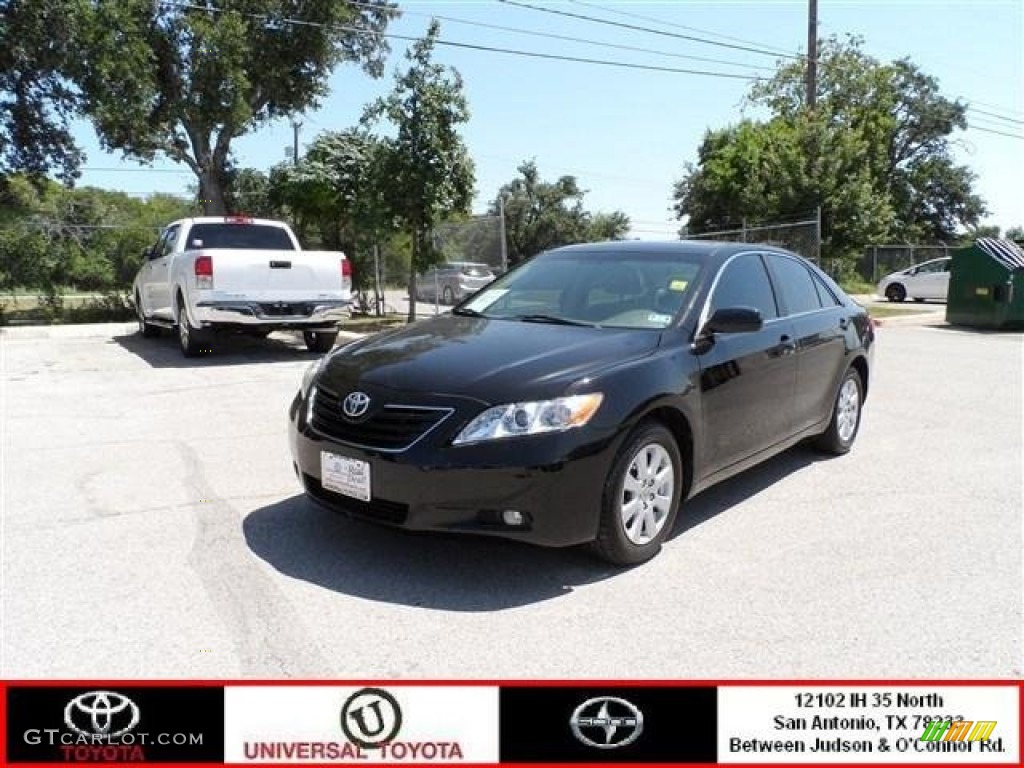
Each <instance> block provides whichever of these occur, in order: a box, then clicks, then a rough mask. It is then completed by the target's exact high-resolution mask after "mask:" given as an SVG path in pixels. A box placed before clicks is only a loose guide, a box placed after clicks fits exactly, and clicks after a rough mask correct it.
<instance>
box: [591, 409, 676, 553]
mask: <svg viewBox="0 0 1024 768" xmlns="http://www.w3.org/2000/svg"><path fill="white" fill-rule="evenodd" d="M652 468H653V469H652ZM666 470H670V471H669V473H668V476H667V477H665V476H664V474H663V473H665V471H666ZM650 471H653V472H655V473H659V474H663V476H662V480H661V485H659V484H658V480H657V479H656V478H655V477H650V476H645V475H646V474H647V472H650ZM684 479H685V478H684V477H683V461H682V456H681V455H680V453H679V446H678V445H677V444H676V440H675V438H674V437H673V436H672V433H671V432H669V431H668V429H666V428H665V427H664V426H663V425H661V424H659V423H657V422H653V421H647V422H642V423H641V424H640V425H638V426H637V428H636V429H635V430H633V432H632V434H631V435H630V436H629V437H628V438H627V439H626V441H625V443H623V445H622V448H621V449H620V451H619V454H618V456H616V458H615V462H614V463H613V464H612V470H611V472H610V473H609V475H608V480H607V481H606V483H605V487H604V494H603V496H602V499H601V519H600V524H599V526H598V532H597V538H596V539H595V540H594V544H593V547H594V550H595V551H596V553H597V554H598V555H599V556H600V557H601V558H603V559H604V560H607V561H608V562H610V563H614V564H615V565H635V564H637V563H642V562H645V561H647V560H650V559H651V558H652V557H654V556H655V555H657V554H658V552H659V551H660V550H661V545H662V543H663V542H664V541H665V539H666V538H668V535H669V534H670V533H671V532H672V527H673V525H674V524H675V519H676V514H677V513H678V511H679V505H680V497H681V495H682V488H683V482H684ZM651 483H653V485H652V484H651ZM630 486H633V489H631V487H630ZM641 494H645V495H647V498H646V499H645V498H644V495H641ZM627 496H629V497H631V498H630V499H629V500H627V498H626V497H627ZM652 499H653V501H652ZM641 505H642V506H641ZM645 518H646V520H645Z"/></svg>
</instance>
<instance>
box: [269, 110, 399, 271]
mask: <svg viewBox="0 0 1024 768" xmlns="http://www.w3.org/2000/svg"><path fill="white" fill-rule="evenodd" d="M384 152H385V147H384V144H383V142H382V140H381V139H379V138H377V137H376V136H373V135H371V134H369V133H367V132H366V131H365V130H358V129H352V130H347V131H329V132H325V133H322V134H320V135H319V136H318V137H317V138H316V139H315V140H314V141H313V143H312V145H310V147H309V149H308V150H307V152H306V154H305V156H304V157H303V158H302V159H301V160H300V161H299V162H298V163H297V164H296V165H281V166H278V167H277V168H275V169H274V171H273V172H272V174H271V181H270V194H269V200H270V201H272V203H274V204H276V205H278V206H283V207H287V209H288V210H289V211H290V212H291V214H292V216H293V217H294V218H295V219H296V220H297V221H298V222H300V226H301V228H302V230H303V231H304V232H305V231H308V230H309V229H310V228H315V229H316V231H317V233H318V235H319V242H320V243H321V245H323V247H325V248H329V249H340V250H343V251H345V253H346V255H347V256H348V257H349V258H351V259H352V260H353V263H354V265H355V279H356V281H357V285H359V286H360V287H365V285H366V278H365V276H366V275H370V274H372V269H371V267H372V261H371V260H370V258H369V246H371V245H372V244H374V243H376V242H377V241H378V239H379V237H382V236H385V235H387V234H389V233H390V232H392V231H393V229H394V227H393V224H392V222H391V221H390V219H389V217H388V215H387V206H386V204H385V203H384V201H382V200H381V195H382V190H383V188H384V186H385V185H384V184H383V183H382V182H381V178H382V176H383V169H382V167H381V165H382V163H383V162H384Z"/></svg>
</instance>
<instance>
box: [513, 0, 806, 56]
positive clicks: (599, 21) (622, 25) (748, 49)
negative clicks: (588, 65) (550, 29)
mask: <svg viewBox="0 0 1024 768" xmlns="http://www.w3.org/2000/svg"><path fill="white" fill-rule="evenodd" d="M498 1H499V2H502V3H505V4H506V5H514V6H516V7H518V8H528V9H530V10H531V11H540V12H541V13H551V14H554V15H556V16H566V17H568V18H571V19H580V20H581V21H590V22H593V23H594V24H605V25H607V26H609V27H618V28H619V29H631V30H634V31H636V32H647V33H650V34H652V35H662V36H663V37H674V38H677V39H679V40H690V41H691V42H696V43H703V44H704V45H717V46H719V47H721V48H731V49H733V50H736V51H746V52H747V53H758V54H761V55H763V56H781V57H782V58H785V59H797V60H800V61H803V60H805V59H806V58H807V57H806V56H801V55H800V54H792V53H789V54H780V53H778V52H777V51H769V50H766V49H764V48H756V47H754V46H749V45H737V44H735V43H722V42H719V41H717V40H709V39H707V38H704V37H698V36H696V35H684V34H682V33H679V32H666V31H665V30H663V29H653V28H652V27H641V26H637V25H636V24H626V23H625V22H621V21H610V20H608V19H599V18H596V17H594V16H585V15H583V14H581V13H572V12H570V11H560V10H558V9H556V8H544V7H541V6H538V5H530V4H529V3H523V2H519V1H518V0H498Z"/></svg>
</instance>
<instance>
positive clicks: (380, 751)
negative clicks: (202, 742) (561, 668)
mask: <svg viewBox="0 0 1024 768" xmlns="http://www.w3.org/2000/svg"><path fill="white" fill-rule="evenodd" d="M224 756H225V760H226V761H227V762H229V763H253V762H257V763H258V762H273V763H361V764H364V765H365V764H367V763H371V764H372V763H424V762H429V763H463V762H468V763H496V762H498V688H497V687H484V686H452V687H443V686H390V687H388V686H379V687H364V688H360V687H340V686H289V685H282V686H274V687H270V686H229V687H227V688H226V689H225V691H224Z"/></svg>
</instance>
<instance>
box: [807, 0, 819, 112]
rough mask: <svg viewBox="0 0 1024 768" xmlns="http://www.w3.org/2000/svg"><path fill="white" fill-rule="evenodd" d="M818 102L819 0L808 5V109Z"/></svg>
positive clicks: (812, 0)
mask: <svg viewBox="0 0 1024 768" xmlns="http://www.w3.org/2000/svg"><path fill="white" fill-rule="evenodd" d="M817 102H818V0H808V6H807V109H808V110H810V111H813V110H814V107H815V106H816V104H817Z"/></svg>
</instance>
